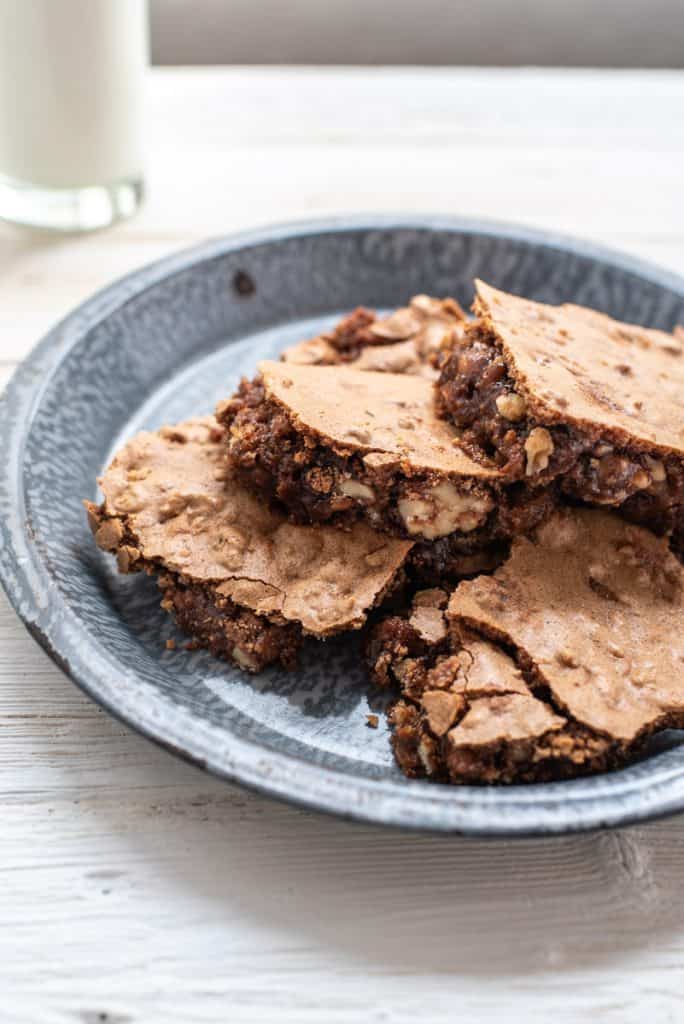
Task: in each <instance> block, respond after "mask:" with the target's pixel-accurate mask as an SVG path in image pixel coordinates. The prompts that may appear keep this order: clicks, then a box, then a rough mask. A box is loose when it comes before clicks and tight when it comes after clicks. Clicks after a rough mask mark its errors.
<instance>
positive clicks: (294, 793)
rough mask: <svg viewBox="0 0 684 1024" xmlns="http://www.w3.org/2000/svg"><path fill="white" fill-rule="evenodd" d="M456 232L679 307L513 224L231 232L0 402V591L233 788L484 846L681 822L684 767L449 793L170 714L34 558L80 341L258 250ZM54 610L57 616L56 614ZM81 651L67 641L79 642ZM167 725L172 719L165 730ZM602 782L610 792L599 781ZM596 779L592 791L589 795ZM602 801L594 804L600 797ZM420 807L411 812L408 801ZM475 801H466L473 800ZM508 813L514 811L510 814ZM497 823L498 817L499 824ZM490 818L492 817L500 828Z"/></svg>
mask: <svg viewBox="0 0 684 1024" xmlns="http://www.w3.org/2000/svg"><path fill="white" fill-rule="evenodd" d="M391 230H395V231H400V230H403V231H411V230H415V231H430V230H432V231H450V232H457V233H461V234H475V235H479V236H482V235H485V236H491V237H495V238H502V237H504V238H509V239H511V240H516V241H521V242H527V243H533V244H538V245H542V246H545V247H547V248H551V249H558V250H561V251H563V252H571V253H574V254H576V255H579V256H583V257H586V258H589V259H596V260H598V261H601V262H604V263H608V264H611V265H612V266H614V267H616V268H617V269H619V270H622V271H623V272H626V273H631V274H633V275H635V276H638V277H639V278H641V279H645V280H647V281H649V282H651V283H653V284H656V285H659V286H661V287H665V288H669V289H671V290H672V291H674V292H675V293H679V294H681V296H682V298H683V299H684V277H681V276H680V275H678V274H676V273H674V272H672V271H669V270H667V269H661V268H659V267H658V266H656V265H654V264H652V263H649V262H646V261H644V260H641V259H639V258H637V257H632V256H629V255H626V254H623V253H620V252H616V251H614V250H612V249H610V248H607V247H605V246H602V245H597V244H595V243H593V242H585V241H583V240H581V239H578V238H574V237H572V236H567V235H564V234H561V233H557V232H552V231H545V230H542V229H537V228H530V227H526V226H523V225H518V224H514V223H507V222H500V221H495V220H487V219H480V218H469V217H459V216H450V215H441V214H424V215H423V214H408V215H407V214H400V213H397V214H392V213H384V214H374V213H368V214H357V215H351V216H335V217H323V218H314V219H307V220H298V221H294V222H284V223H279V224H275V225H268V226H264V227H261V228H252V229H248V230H243V231H238V232H234V233H231V234H228V235H225V236H222V237H219V238H216V239H211V240H209V241H206V242H202V243H200V244H198V245H193V246H191V247H189V248H185V249H183V250H181V251H179V252H177V253H173V254H171V255H169V256H166V257H163V258H162V259H160V260H156V261H154V262H153V263H150V264H147V265H145V266H143V267H141V268H138V269H136V270H134V271H132V272H130V273H128V274H126V275H125V276H123V277H120V278H118V279H116V280H115V281H113V282H112V283H110V284H108V285H106V286H105V287H104V288H101V289H100V290H98V291H97V292H95V293H94V295H92V296H91V297H90V298H89V299H86V300H85V302H83V303H81V304H79V306H77V307H76V308H75V309H74V310H73V311H72V312H70V313H69V314H67V316H66V317H64V318H63V319H62V320H61V321H59V323H57V325H56V326H55V327H53V328H52V329H51V330H50V331H49V332H48V333H47V334H46V335H45V336H44V337H43V338H42V340H40V341H39V342H38V343H37V345H36V346H35V347H34V348H33V349H32V350H31V351H30V352H29V354H28V355H27V356H26V357H25V358H24V359H23V360H22V362H21V363H20V364H19V366H18V367H17V368H16V370H15V371H14V373H13V375H12V377H11V378H10V380H9V382H8V384H7V386H6V389H5V391H4V393H3V394H2V396H0V437H2V438H3V439H4V444H3V445H1V446H0V582H1V583H2V585H3V588H4V590H5V592H6V594H7V596H8V599H9V602H10V604H11V606H12V607H13V609H14V611H15V612H16V613H17V615H18V617H19V619H20V620H21V621H22V622H23V624H24V626H25V627H26V628H27V629H28V631H29V632H30V633H31V635H32V636H33V637H34V639H35V640H36V641H37V642H38V643H39V644H40V646H41V647H42V648H43V649H44V650H45V651H46V653H47V654H48V656H49V657H50V658H51V659H52V660H53V661H54V662H55V663H56V664H57V665H58V666H59V667H60V668H62V670H63V671H64V672H65V673H66V675H67V676H68V677H69V678H70V679H72V681H73V682H74V683H76V685H78V686H79V688H80V689H81V690H82V691H83V692H85V693H86V694H87V695H88V696H89V697H90V698H91V699H92V700H94V701H95V702H96V703H97V704H99V705H100V706H101V707H103V708H105V710H107V711H108V712H109V713H110V714H112V715H114V717H116V718H118V719H119V720H120V721H122V722H124V723H125V724H126V725H128V726H130V727H131V728H133V729H134V730H135V731H137V732H138V733H141V734H142V735H144V736H146V737H147V738H148V739H151V740H152V741H153V742H155V743H156V744H157V745H159V746H161V747H163V748H164V749H166V750H169V751H170V752H172V753H174V754H176V755H177V756H180V757H181V758H182V759H184V760H186V761H189V762H190V763H192V764H194V765H196V766H198V767H200V768H203V769H204V770H206V771H209V772H211V773H212V774H213V775H216V776H218V777H220V778H223V779H226V780H227V781H230V782H233V783H237V784H240V785H243V786H245V787H247V788H249V789H252V790H255V791H257V792H259V793H262V794H264V795H266V796H269V797H272V798H276V799H280V800H283V801H285V802H288V803H293V804H296V805H298V806H300V807H305V808H308V809H310V810H317V811H323V812H327V813H330V814H333V815H335V816H338V817H342V818H347V819H351V820H355V821H359V822H364V823H366V824H378V825H390V826H396V827H399V828H402V829H408V830H415V831H431V832H442V833H456V834H461V835H473V836H486V837H497V836H498V837H509V838H511V837H514V836H537V835H538V836H550V835H555V834H559V833H568V832H579V831H588V830H592V829H596V828H601V827H614V826H620V825H627V824H633V823H636V822H641V821H645V820H650V819H653V818H656V817H664V816H667V815H671V814H675V813H677V812H678V811H681V810H684V764H682V765H681V766H676V765H675V766H674V767H673V768H668V766H667V764H666V762H667V755H662V760H663V763H662V764H661V766H660V770H657V769H655V770H654V769H651V770H649V771H648V772H647V773H646V774H645V777H640V776H637V778H636V779H630V780H629V782H628V783H627V784H626V785H623V786H622V787H620V785H619V778H620V777H619V775H615V774H610V773H609V774H607V775H603V776H592V777H590V778H591V780H592V786H591V792H590V793H587V794H586V797H585V796H584V795H583V793H582V789H583V787H582V785H581V784H579V785H576V790H578V792H577V791H576V792H575V794H574V795H573V796H572V798H571V797H570V794H569V793H568V792H567V790H566V791H565V792H564V791H563V787H564V783H562V782H560V783H550V784H548V783H547V784H544V786H543V790H542V791H541V792H540V787H539V786H517V787H505V788H504V787H473V786H469V787H466V786H464V787H441V786H435V785H434V784H433V783H427V782H424V781H411V780H406V779H400V778H398V779H397V780H381V779H372V778H364V777H359V776H356V777H354V778H350V776H349V775H348V774H347V773H345V772H343V771H340V770H337V769H332V768H328V767H325V766H323V765H320V764H316V763H315V762H310V761H305V760H303V759H301V758H299V757H297V756H296V755H293V754H287V753H283V752H280V751H276V750H273V749H270V748H266V747H263V746H261V745H259V744H258V743H255V742H253V741H251V740H247V739H244V738H242V737H240V736H239V735H237V734H236V733H233V732H230V731H229V730H227V729H225V728H221V727H219V726H214V725H210V724H209V723H206V722H201V721H200V720H198V719H197V718H194V717H193V716H192V714H191V713H190V712H189V710H188V709H185V710H183V709H182V708H178V707H174V708H173V710H172V712H171V713H169V710H170V709H169V704H168V703H167V702H166V701H164V700H163V699H162V698H161V697H160V696H159V694H157V693H156V691H154V689H153V688H152V687H150V686H149V685H148V684H144V683H142V681H140V680H136V677H135V673H134V672H133V671H132V670H126V671H125V672H124V673H123V676H124V677H125V681H126V684H127V688H126V691H125V699H121V698H122V691H121V690H117V688H116V685H112V673H113V670H115V671H114V673H113V674H114V678H116V680H117V685H118V686H120V685H121V682H122V672H121V663H120V662H117V661H116V659H113V658H111V657H110V656H109V655H108V653H107V652H106V651H105V649H104V648H103V647H101V646H100V645H99V644H98V643H97V641H96V640H95V639H94V638H93V637H92V636H91V635H90V634H89V633H87V632H86V633H85V636H86V637H87V643H86V644H82V646H83V647H84V648H85V649H86V651H87V656H86V657H84V656H83V653H82V651H80V650H79V648H78V645H75V644H74V631H75V632H76V635H77V636H80V638H81V641H82V638H83V635H84V633H83V632H81V633H80V634H79V633H78V618H77V616H76V615H75V614H74V613H73V611H72V610H71V608H69V607H68V605H67V604H66V601H65V599H64V597H63V595H61V593H60V592H59V590H58V589H57V588H56V586H55V584H54V582H53V581H51V580H50V575H49V572H48V570H47V567H46V566H45V564H44V563H43V562H41V560H40V558H39V557H38V550H37V546H36V544H35V542H34V540H33V538H32V537H31V531H30V524H26V523H25V522H24V515H23V513H24V512H25V509H24V506H23V494H22V489H21V479H20V468H21V459H20V452H21V445H22V442H23V439H24V437H25V436H26V434H27V432H28V428H29V426H30V423H31V420H32V416H33V413H34V411H35V409H36V407H37V405H38V403H39V401H40V397H41V395H42V393H43V391H44V389H45V388H46V387H47V384H48V381H49V378H50V376H51V374H52V373H54V371H55V370H56V368H57V367H58V366H59V364H60V362H61V361H62V360H63V359H64V358H65V357H66V355H67V354H68V353H69V352H70V351H71V349H72V348H73V347H74V346H75V345H77V344H78V343H79V342H80V340H81V338H82V336H83V335H84V333H86V332H87V331H89V330H91V329H92V328H93V327H94V326H95V325H96V324H97V323H99V322H100V321H102V320H103V319H105V318H106V317H107V316H108V315H110V314H111V313H112V312H114V310H116V309H119V308H121V307H122V306H124V305H126V304H127V303H128V302H129V301H131V300H132V299H134V298H135V297H136V296H138V295H139V294H141V293H142V292H144V291H145V290H146V289H148V288H150V287H151V286H153V285H155V284H157V283H159V282H161V281H163V280H166V279H167V278H169V277H172V276H173V275H175V274H177V273H180V272H182V271H185V270H187V269H188V268H190V267H192V266H194V265H196V264H199V263H203V262H206V261H208V260H211V259H218V258H221V257H223V256H225V255H226V254H228V253H231V252H236V251H239V250H241V249H243V248H245V247H248V246H254V245H263V244H269V243H275V242H279V241H284V240H286V239H291V238H294V237H304V236H316V235H325V234H335V233H343V232H358V231H368V232H371V231H391ZM54 602H56V603H54ZM70 641H71V642H70ZM160 717H163V720H162V721H161V724H160ZM597 779H600V780H606V781H607V786H606V787H605V788H606V790H607V791H606V792H605V793H601V789H602V788H603V787H601V786H600V784H599V786H598V787H597V785H596V780H597ZM589 781H590V780H589V779H587V780H585V782H589ZM596 788H598V793H597V792H595V791H594V790H595V789H596ZM412 791H413V793H414V794H419V797H418V799H411V798H410V794H411V792H412ZM469 796H470V800H469V799H468V797H469ZM502 803H503V804H504V805H505V814H503V813H501V812H502V811H503V810H504V807H502V806H501V805H502ZM497 812H499V813H498V814H497ZM492 814H493V817H492Z"/></svg>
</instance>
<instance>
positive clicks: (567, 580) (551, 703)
mask: <svg viewBox="0 0 684 1024" xmlns="http://www.w3.org/2000/svg"><path fill="white" fill-rule="evenodd" d="M683 612H684V567H682V565H681V564H680V563H679V562H678V561H677V559H676V558H675V557H674V555H672V553H671V552H670V551H669V550H668V547H667V543H666V541H665V540H664V539H662V538H657V537H655V536H654V535H653V534H652V533H650V532H649V531H647V530H645V529H643V528H642V527H639V526H635V525H632V524H629V523H626V522H624V520H622V519H620V518H618V517H617V516H616V515H614V514H613V513H610V512H604V511H599V510H591V509H564V510H559V511H558V512H556V513H555V514H554V516H553V517H552V518H551V519H550V520H549V521H548V522H547V523H545V524H544V525H543V526H541V527H539V528H538V529H537V530H536V531H535V532H534V533H533V535H532V536H531V537H530V538H518V539H516V540H514V541H513V544H512V548H511V554H510V557H509V559H508V560H507V561H506V563H505V564H504V565H503V566H502V567H501V568H499V569H498V570H497V571H496V572H495V573H494V574H493V575H492V576H488V577H486V576H482V577H478V578H477V579H475V580H471V581H466V582H463V583H460V584H459V585H458V586H457V587H456V589H455V590H454V591H453V593H452V595H451V597H450V598H449V599H447V595H446V594H445V593H444V592H443V591H435V590H433V591H428V592H426V593H421V594H418V595H417V597H416V600H415V602H414V605H413V608H412V610H411V612H410V613H409V614H408V615H405V616H393V617H391V618H389V619H386V620H385V621H383V622H382V623H381V624H379V625H378V626H376V627H375V629H374V630H373V631H372V633H371V635H370V639H369V642H368V645H367V658H368V662H369V665H370V668H371V673H372V676H373V678H374V679H375V680H376V682H379V683H380V684H382V685H387V684H388V683H396V684H398V685H399V688H400V692H401V697H400V699H399V700H398V702H397V703H396V704H395V705H394V707H393V708H392V710H391V712H390V718H391V722H392V724H393V726H394V733H393V744H394V750H395V754H396V757H397V760H398V762H399V764H400V766H401V767H402V769H403V770H404V771H405V772H406V773H407V774H408V775H412V776H415V775H427V776H428V777H430V778H435V779H439V780H443V781H450V782H456V783H462V782H522V781H545V780H549V779H557V778H567V777H570V776H574V775H580V774H585V773H591V772H597V771H603V770H606V769H608V768H614V767H618V766H619V765H621V764H623V763H624V762H625V761H626V760H628V759H629V758H630V757H632V756H634V755H635V754H636V753H637V752H638V751H639V750H640V749H641V748H642V747H643V744H644V742H645V740H646V739H647V738H648V737H649V736H650V735H652V734H653V733H655V732H657V731H659V730H662V729H667V728H681V727H683V726H684V638H683V637H682V632H681V622H682V613H683Z"/></svg>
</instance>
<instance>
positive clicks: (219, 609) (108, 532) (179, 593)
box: [86, 502, 303, 672]
mask: <svg viewBox="0 0 684 1024" xmlns="http://www.w3.org/2000/svg"><path fill="white" fill-rule="evenodd" d="M86 509H87V511H88V520H89V523H90V527H91V530H92V532H93V536H94V537H95V540H96V543H97V544H98V546H99V547H101V548H102V549H103V550H104V551H108V552H109V553H111V554H113V555H115V557H116V559H117V565H118V568H119V571H120V572H123V573H128V572H140V571H142V572H145V573H147V575H148V576H153V577H156V579H157V585H158V586H159V588H160V590H161V591H162V598H161V605H162V608H164V610H165V611H167V612H169V613H170V614H172V615H173V616H174V618H175V620H176V623H177V624H178V626H179V627H180V628H181V629H182V630H183V631H184V632H185V633H188V634H189V635H190V636H191V637H192V646H194V647H205V648H207V649H208V650H209V651H210V652H211V653H212V654H213V655H214V656H215V657H221V658H226V659H228V660H230V661H234V662H235V663H236V664H238V665H239V666H240V668H243V669H245V670H246V671H248V672H260V671H262V669H264V668H266V666H267V665H269V664H272V663H273V662H279V663H280V664H281V665H283V666H284V667H285V668H288V669H291V668H294V666H295V664H296V660H297V651H298V649H299V647H300V646H301V644H302V642H303V634H302V630H301V628H300V627H299V626H298V625H296V624H294V623H280V624H278V623H274V622H269V620H268V619H267V618H265V617H264V616H261V615H255V614H254V612H252V611H250V610H249V609H247V608H241V607H240V606H239V605H237V604H235V602H234V601H232V600H231V599H230V598H229V597H226V596H225V595H222V594H220V593H219V592H218V591H217V589H216V588H215V587H213V586H211V585H208V584H198V583H192V582H190V581H184V580H183V579H182V577H181V576H180V574H179V573H174V572H169V571H168V570H166V569H164V568H163V567H162V566H160V565H159V564H157V563H156V562H153V561H150V560H148V559H145V558H141V557H139V555H137V554H135V553H136V552H137V551H138V548H137V547H136V537H135V536H134V535H132V534H131V532H130V530H129V529H128V527H127V524H126V518H125V517H118V516H108V515H107V513H106V511H105V508H104V505H95V504H94V503H93V502H86Z"/></svg>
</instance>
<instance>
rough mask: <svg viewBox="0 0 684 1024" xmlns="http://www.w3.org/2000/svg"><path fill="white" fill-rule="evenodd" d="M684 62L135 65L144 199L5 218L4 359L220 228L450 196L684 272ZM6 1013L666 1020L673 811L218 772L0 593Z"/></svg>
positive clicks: (115, 1019)
mask: <svg viewBox="0 0 684 1024" xmlns="http://www.w3.org/2000/svg"><path fill="white" fill-rule="evenodd" d="M682 109H684V74H678V73H648V74H644V73H607V72H539V71H518V72H504V71H487V70H474V71H419V70H402V71H398V70H391V69H378V70H372V71H371V70H363V71H361V70H347V71H345V70H326V71H318V70H313V69H300V70H297V71H289V70H286V69H280V70H278V69H271V70H261V69H250V70H242V69H231V70H222V69H206V70H201V71H199V70H191V69H185V70H179V71H157V72H154V73H153V74H152V76H151V83H150V146H149V184H150V197H149V201H148V203H147V205H146V207H145V209H144V210H143V211H142V212H141V214H140V215H139V216H138V217H137V218H135V219H134V220H132V221H130V222H128V223H127V224H124V225H120V226H119V227H117V228H115V229H113V230H111V231H108V232H101V233H98V234H95V235H92V236H89V237H87V238H81V239H75V238H58V237H50V236H45V235H41V234H31V233H25V232H21V231H18V230H16V229H13V228H11V227H3V228H1V229H0V383H3V382H4V381H5V380H6V379H7V377H8V376H9V374H10V373H11V369H12V366H13V365H14V364H15V363H16V361H17V360H18V359H20V358H21V357H22V356H23V355H24V354H25V353H26V352H27V351H28V350H29V348H30V347H31V345H32V344H33V343H34V342H35V341H36V340H37V338H38V337H39V336H40V335H41V334H42V333H43V332H44V331H45V330H47V329H48V328H49V327H50V326H51V325H52V324H53V323H54V321H55V320H57V319H58V318H59V317H61V316H62V315H64V314H65V313H66V312H67V311H68V310H69V309H70V308H71V307H72V306H73V305H74V304H75V303H77V302H79V301H81V300H82V299H83V298H85V297H86V296H87V295H88V294H90V293H91V292H92V291H93V290H95V289H96V288H98V287H101V286H102V285H104V284H106V283H108V282H109V281H110V280H111V279H112V278H113V277H115V276H117V275H119V274H122V273H125V272H127V271H129V270H132V269H134V268H135V267H137V266H140V265H142V264H144V263H146V262H148V261H149V260H152V259H156V258H158V257H161V256H163V255H165V254H167V253H170V252H172V251H175V250H178V249H179V248H181V247H183V246H185V245H187V244H190V243H192V242H194V241H199V240H201V239H202V238H205V237H207V236H210V235H218V234H221V233H223V232H226V231H230V230H233V229H235V228H238V227H245V226H250V225H256V224H263V223H266V222H268V221H272V220H285V219H290V218H297V217H307V216H312V215H315V214H318V213H335V212H344V211H359V210H390V211H397V210H404V211H421V210H424V211H439V212H453V213H467V214H470V215H474V216H489V217H494V218H501V219H509V220H515V221H520V222H525V223H529V224H535V225H538V226H541V227H546V228H552V229H555V230H560V231H568V232H572V233H575V234H579V235H584V236H586V237H590V238H592V239H593V240H595V241H599V242H603V243H607V244H609V245H612V246H614V247H620V248H623V249H626V250H628V251H630V252H632V253H634V254H637V255H640V256H643V257H646V258H649V259H653V260H656V261H658V262H660V263H662V264H664V265H667V266H669V267H670V268H672V269H673V270H676V271H679V272H684V204H683V203H682V197H681V190H682V180H683V174H684V172H683V170H682V168H683V167H684V119H683V118H682V116H681V113H682ZM0 651H1V652H2V658H1V659H0V807H1V810H2V823H3V824H2V829H1V830H0V885H1V889H0V892H1V895H0V925H2V927H1V928H0V994H1V995H2V999H1V1000H0V1020H2V1021H3V1022H4V1021H5V1020H7V1021H8V1022H11V1024H24V1022H25V1024H36V1022H39V1024H43V1022H46V1024H96V1022H107V1024H132V1022H136V1024H143V1022H144V1024H149V1022H156V1021H160V1022H161V1021H164V1022H174V1024H175V1022H178V1024H186V1022H190V1024H194V1022H205V1021H206V1022H219V1021H220V1022H223V1021H227V1020H230V1021H231V1022H241V1021H245V1022H261V1021H263V1022H269V1024H270V1022H272V1021H276V1020H277V1021H287V1022H291V1024H309V1022H311V1024H314V1022H319V1021H323V1022H331V1024H336V1022H338V1021H339V1022H340V1024H341V1022H343V1021H344V1022H345V1024H346V1022H349V1021H351V1022H362V1021H363V1022H365V1021H378V1022H380V1021H382V1022H392V1024H394V1022H396V1024H400V1022H404V1021H406V1022H408V1021H410V1020H413V1019H416V1018H418V1019H420V1020H422V1021H435V1022H441V1021H445V1022H446V1021H453V1020H460V1019H463V1020H473V1021H477V1022H480V1021H490V1020H491V1021H494V1020H500V1019H502V1020H506V1021H518V1020H519V1021H535V1022H536V1021H540V1022H541V1021H547V1020H548V1019H550V1018H555V1019H556V1020H559V1021H561V1022H570V1021H577V1020H581V1019H584V1018H585V1017H587V1016H588V1015H589V1014H594V1015H595V1016H596V1018H597V1019H600V1020H602V1021H611V1022H612V1021H614V1022H616V1024H617V1022H620V1024H622V1022H632V1021H633V1022H637V1021H639V1022H640V1024H641V1022H642V1021H643V1019H644V1018H646V1019H648V1020H652V1021H677V1020H679V1019H681V1016H682V1013H683V1012H684V1008H683V1007H682V1005H681V1004H682V1000H683V997H682V994H681V993H682V988H683V986H682V981H683V980H684V972H683V969H682V962H683V957H684V903H683V902H682V900H681V895H680V892H681V887H682V884H683V883H684V852H683V851H684V820H678V819H675V820H672V821H669V822H663V823H658V824H654V825H650V826H645V827H640V828H632V829H628V830H625V831H622V832H620V833H612V834H597V835H592V836H576V837H569V838H564V839H558V840H553V841H543V842H540V841H532V840H524V841H517V842H497V843H484V842H475V841H459V840H453V839H446V838H439V837H431V836H409V835H403V834H399V833H395V832H388V831H383V830H380V829H375V828H369V827H360V826H353V825H349V824H345V823H343V822H338V821H335V820H332V819H328V818H323V817H319V816H316V815H313V814H308V813H305V812H302V811H297V810H293V809H291V808H288V807H286V806H281V805H277V804H274V803H271V802H269V801H267V800H264V799H262V798H259V797H256V796H252V795H250V794H247V793H244V792H242V791H240V790H237V789H234V788H231V787H229V786H226V785H224V784H222V783H219V782H217V781H215V780H212V779H210V778H208V777H206V776H204V775H202V774H201V773H200V772H198V771H196V770H194V769H192V768H189V767H188V766H186V765H184V764H181V763H180V762H178V761H175V760H174V759H172V758H171V757H170V756H169V755H167V754H165V753H163V752H161V751H159V750H157V749H156V748H154V747H153V746H152V745H151V744H149V743H148V742H147V741H145V740H143V739H141V738H139V737H137V736H135V735H133V734H131V733H130V732H128V731H127V730H126V729H125V728H124V727H123V726H121V725H120V724H118V723H117V722H115V721H113V720H112V719H110V718H109V717H108V716H107V715H105V714H104V713H103V712H101V711H99V710H98V709H97V708H96V707H94V706H93V705H92V704H91V703H90V702H89V701H88V700H87V699H86V698H85V697H84V696H82V695H81V693H80V692H79V691H78V690H77V689H76V688H75V687H74V686H73V685H72V684H71V683H70V682H69V681H68V680H67V679H66V678H65V677H64V676H63V675H62V674H61V673H60V672H59V671H58V670H57V669H56V668H55V667H54V666H53V665H52V664H51V662H50V661H49V660H48V659H47V658H46V656H45V655H44V654H43V653H42V652H41V651H40V650H39V649H38V648H37V647H36V646H35V644H34V643H33V641H31V640H30V639H29V637H28V636H27V635H26V634H25V632H24V630H23V628H22V627H21V626H20V625H19V624H18V622H17V620H16V619H15V617H14V615H13V614H12V613H11V611H10V610H9V608H8V607H7V604H6V602H5V600H4V598H2V600H1V602H0Z"/></svg>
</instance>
